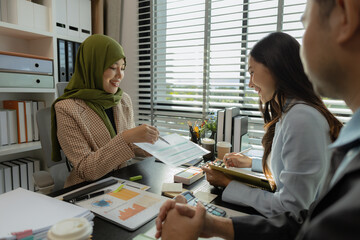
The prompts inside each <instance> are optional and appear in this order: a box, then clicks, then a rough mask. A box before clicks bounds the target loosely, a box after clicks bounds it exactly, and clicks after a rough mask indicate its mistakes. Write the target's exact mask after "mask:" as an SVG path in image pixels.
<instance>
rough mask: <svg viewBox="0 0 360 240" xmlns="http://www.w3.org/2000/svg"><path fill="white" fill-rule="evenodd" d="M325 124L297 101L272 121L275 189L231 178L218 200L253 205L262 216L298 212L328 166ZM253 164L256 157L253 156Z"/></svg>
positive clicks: (312, 197)
mask: <svg viewBox="0 0 360 240" xmlns="http://www.w3.org/2000/svg"><path fill="white" fill-rule="evenodd" d="M330 143H331V140H330V129H329V124H328V122H327V120H326V119H325V117H324V116H323V115H322V114H321V113H320V112H319V111H318V110H316V109H315V108H313V107H310V106H308V105H305V104H302V103H299V104H296V105H295V106H293V107H292V108H291V109H290V110H289V111H288V112H287V113H285V114H283V116H282V118H281V119H280V120H279V122H277V123H276V127H275V135H274V139H273V144H272V151H271V154H270V164H269V166H270V170H271V173H272V175H273V178H274V180H275V183H276V186H277V190H276V192H274V193H272V192H268V191H265V190H261V189H257V188H251V187H248V186H246V185H244V184H242V183H240V182H237V181H231V182H230V184H229V185H228V186H227V187H226V188H225V190H224V192H223V194H222V200H223V201H226V202H230V203H234V204H238V205H247V206H251V207H253V208H255V209H256V210H257V211H258V212H260V213H261V214H263V215H264V216H266V217H271V216H274V215H277V214H279V213H283V212H286V211H290V212H293V213H294V214H298V211H299V210H301V209H308V208H309V206H310V204H311V203H312V202H313V201H314V200H315V199H316V197H317V195H318V193H319V190H320V189H321V187H322V184H323V183H324V181H325V175H326V173H327V171H328V168H329V158H330V150H328V147H327V146H328V145H329V144H330ZM254 165H256V160H255V159H254Z"/></svg>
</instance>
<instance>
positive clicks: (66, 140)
mask: <svg viewBox="0 0 360 240" xmlns="http://www.w3.org/2000/svg"><path fill="white" fill-rule="evenodd" d="M113 110H114V118H115V124H116V129H117V133H118V134H117V136H115V137H114V138H112V139H111V137H110V133H109V131H108V129H107V128H106V126H105V124H104V122H103V121H102V119H101V118H100V117H99V116H98V115H97V114H96V113H95V112H94V111H93V110H92V109H91V108H90V107H88V106H87V105H86V103H85V102H84V101H83V100H80V99H66V100H62V101H59V102H57V103H56V104H55V112H56V122H57V137H58V140H59V143H60V146H61V148H62V150H63V151H64V153H65V155H66V157H67V158H68V159H69V161H70V162H71V164H72V166H73V169H72V171H71V172H70V175H69V177H68V178H67V180H66V182H65V186H64V187H68V186H71V185H74V184H77V183H80V182H83V181H93V180H96V179H99V178H100V177H102V176H104V175H106V174H107V173H109V172H111V171H112V170H114V169H118V168H121V167H124V166H126V165H127V164H126V161H127V160H129V159H130V158H133V157H134V156H135V154H134V150H135V146H134V145H133V144H127V143H126V142H125V140H124V139H123V137H122V135H121V132H122V131H124V130H126V129H130V128H133V127H135V123H134V117H133V109H132V103H131V99H130V97H129V95H128V94H126V93H123V96H122V99H121V101H120V103H119V104H118V105H117V106H115V107H113Z"/></svg>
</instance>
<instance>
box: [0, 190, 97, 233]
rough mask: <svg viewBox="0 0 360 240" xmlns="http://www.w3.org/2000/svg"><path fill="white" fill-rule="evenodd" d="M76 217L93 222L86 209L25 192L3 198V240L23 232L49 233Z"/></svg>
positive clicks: (0, 229)
mask: <svg viewBox="0 0 360 240" xmlns="http://www.w3.org/2000/svg"><path fill="white" fill-rule="evenodd" d="M90 215H91V217H90V219H89V216H90ZM73 217H86V218H88V220H92V218H93V217H94V215H93V214H92V213H91V212H90V211H89V210H87V209H85V208H82V207H79V206H75V205H73V204H70V203H67V202H63V201H60V200H58V199H55V198H51V197H48V196H46V195H43V194H40V193H35V192H31V191H28V190H25V189H23V188H17V189H16V190H13V191H10V192H7V193H4V194H1V195H0V239H2V238H5V239H15V237H14V236H12V235H11V233H12V232H21V231H24V230H32V231H33V233H34V234H39V233H41V232H46V231H47V230H48V229H50V227H51V226H52V225H53V224H55V223H57V222H59V221H61V220H63V219H67V218H73Z"/></svg>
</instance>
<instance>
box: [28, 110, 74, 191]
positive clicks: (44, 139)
mask: <svg viewBox="0 0 360 240" xmlns="http://www.w3.org/2000/svg"><path fill="white" fill-rule="evenodd" d="M36 122H37V125H38V128H39V135H40V142H41V147H42V153H43V160H44V161H43V162H42V167H43V168H44V169H45V170H46V171H40V172H36V173H34V175H33V177H34V182H35V185H36V187H37V188H38V189H39V191H40V192H41V193H44V194H48V193H51V192H52V191H57V190H60V189H62V188H63V187H64V184H65V180H66V178H67V177H68V175H69V172H70V167H69V166H68V165H67V161H66V157H65V155H64V154H63V153H61V154H62V160H61V161H60V162H54V161H52V160H51V151H52V144H51V108H50V107H47V108H43V109H41V110H39V111H38V112H37V115H36Z"/></svg>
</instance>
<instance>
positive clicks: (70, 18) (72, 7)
mask: <svg viewBox="0 0 360 240" xmlns="http://www.w3.org/2000/svg"><path fill="white" fill-rule="evenodd" d="M66 9H67V23H68V29H67V35H68V36H72V37H79V36H80V35H79V20H80V18H79V13H80V2H79V0H77V1H74V0H67V1H66Z"/></svg>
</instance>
